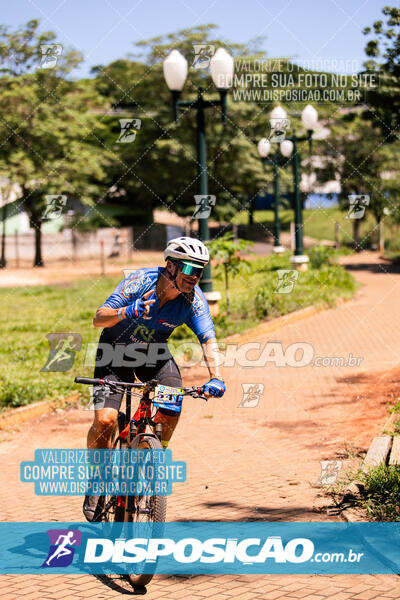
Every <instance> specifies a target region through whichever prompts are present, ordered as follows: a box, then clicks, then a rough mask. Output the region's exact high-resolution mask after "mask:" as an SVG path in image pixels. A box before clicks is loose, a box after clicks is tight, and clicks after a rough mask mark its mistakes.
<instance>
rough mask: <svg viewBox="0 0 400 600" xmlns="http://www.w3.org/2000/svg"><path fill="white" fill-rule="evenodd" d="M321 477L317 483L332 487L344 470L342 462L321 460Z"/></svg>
mask: <svg viewBox="0 0 400 600" xmlns="http://www.w3.org/2000/svg"><path fill="white" fill-rule="evenodd" d="M319 462H320V465H321V475H320V476H319V479H318V481H317V483H319V484H320V485H332V484H333V483H335V481H336V479H337V476H338V475H339V471H340V469H341V468H342V461H341V460H320V461H319Z"/></svg>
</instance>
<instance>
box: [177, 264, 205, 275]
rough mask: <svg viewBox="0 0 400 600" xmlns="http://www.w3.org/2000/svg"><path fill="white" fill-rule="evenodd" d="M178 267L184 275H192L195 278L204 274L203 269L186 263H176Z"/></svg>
mask: <svg viewBox="0 0 400 600" xmlns="http://www.w3.org/2000/svg"><path fill="white" fill-rule="evenodd" d="M175 264H177V265H178V267H180V268H181V271H182V273H183V274H184V275H192V276H194V277H201V274H202V273H203V267H195V266H193V265H191V264H188V263H185V262H177V263H175Z"/></svg>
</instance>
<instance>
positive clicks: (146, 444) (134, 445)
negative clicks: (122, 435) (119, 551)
mask: <svg viewBox="0 0 400 600" xmlns="http://www.w3.org/2000/svg"><path fill="white" fill-rule="evenodd" d="M129 448H131V449H132V450H138V449H149V450H161V449H162V446H161V443H160V441H159V439H158V438H157V437H155V436H151V435H146V434H139V435H137V436H136V437H135V438H134V439H133V440H132V442H131V444H130V445H129ZM136 502H137V503H139V505H138V506H137V508H138V509H140V503H145V504H146V507H149V506H150V509H149V510H151V512H150V513H149V515H150V518H148V519H147V522H148V524H149V526H150V527H149V529H150V531H149V535H148V537H149V538H150V537H162V535H163V523H164V521H165V517H166V512H167V498H166V497H165V496H136ZM139 514H140V513H139V511H137V512H136V515H135V517H136V521H134V520H133V515H132V513H131V514H129V513H127V512H125V519H124V520H125V521H127V520H128V519H129V521H128V522H131V523H134V522H137V523H139V522H145V521H140V520H139V519H138V518H137V517H138V515H139ZM153 576H154V573H138V574H129V576H128V577H129V579H130V581H131V583H132V585H138V586H146V585H147V584H148V583H149V582H150V581H151V580H152V579H153Z"/></svg>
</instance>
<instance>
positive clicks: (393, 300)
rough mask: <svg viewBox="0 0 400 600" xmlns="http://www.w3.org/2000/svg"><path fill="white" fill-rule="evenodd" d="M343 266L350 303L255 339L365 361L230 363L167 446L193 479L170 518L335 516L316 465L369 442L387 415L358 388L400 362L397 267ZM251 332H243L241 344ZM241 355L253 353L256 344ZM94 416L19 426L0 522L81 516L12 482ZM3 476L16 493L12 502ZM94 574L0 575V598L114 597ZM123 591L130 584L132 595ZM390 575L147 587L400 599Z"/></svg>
mask: <svg viewBox="0 0 400 600" xmlns="http://www.w3.org/2000/svg"><path fill="white" fill-rule="evenodd" d="M345 262H346V264H347V265H348V267H349V268H350V269H351V270H352V271H353V272H354V275H355V276H356V277H357V279H358V280H360V281H361V282H362V283H364V284H365V286H364V287H363V288H362V289H361V290H360V292H359V293H358V295H357V297H356V299H355V300H353V301H351V302H347V303H344V304H341V305H340V306H338V307H337V308H335V309H331V310H327V311H323V312H321V313H319V314H317V315H315V316H313V317H311V318H309V319H307V320H303V321H299V322H298V323H293V324H290V325H286V326H283V327H282V328H281V329H279V330H276V331H274V332H273V334H271V336H266V335H263V336H258V334H257V330H256V331H255V332H254V335H253V336H252V338H253V340H252V341H259V342H260V343H261V344H265V343H266V342H268V341H272V340H275V341H280V342H281V343H282V345H283V348H284V349H286V348H287V347H288V346H289V345H290V344H292V343H298V342H305V343H307V344H311V345H312V347H313V349H314V361H315V357H323V358H327V357H344V358H345V359H346V360H347V359H348V357H349V355H350V354H351V355H352V356H353V357H355V358H358V359H362V360H360V361H359V363H360V364H359V365H358V366H348V367H344V366H342V367H340V366H334V365H331V366H320V367H317V366H311V365H308V366H304V367H278V366H275V364H273V363H271V362H269V363H267V364H266V366H263V367H253V368H245V367H238V366H237V365H235V366H234V367H225V379H226V381H227V382H228V384H229V386H228V392H227V394H226V396H225V398H224V399H223V400H211V401H209V402H208V403H207V404H203V403H201V402H199V401H195V400H191V399H189V400H188V401H186V402H185V411H184V414H183V416H182V420H181V423H180V425H179V428H178V430H177V432H176V434H175V437H174V439H173V444H172V450H173V453H174V459H176V460H185V461H186V462H187V464H188V480H187V482H186V483H185V484H182V485H178V484H176V485H175V487H174V493H173V496H172V497H171V498H170V499H169V506H168V520H170V521H174V520H180V519H200V520H217V521H218V520H229V521H235V520H239V521H248V520H266V521H274V520H279V521H322V520H336V519H337V517H328V516H327V515H326V514H325V513H323V512H318V511H317V510H316V508H315V507H316V503H317V504H320V503H321V502H320V499H318V497H317V495H318V492H319V488H318V487H317V481H318V479H319V476H320V472H321V469H320V462H319V461H321V460H324V459H330V458H334V457H335V456H336V453H337V452H339V451H341V450H342V449H343V447H344V445H345V444H346V443H347V444H351V445H355V446H357V447H364V448H366V447H367V446H368V444H369V442H370V440H371V438H372V436H373V435H374V434H376V433H378V432H379V431H380V430H381V427H382V424H383V422H384V420H385V418H386V416H387V412H386V409H385V404H384V401H383V400H381V401H379V402H374V397H373V394H369V396H368V398H365V396H364V395H361V397H360V398H358V399H357V397H356V396H357V392H358V390H359V389H360V384H361V383H363V384H364V383H365V381H366V377H367V376H369V377H370V376H371V374H374V375H375V378H374V382H373V383H372V384H371V386H372V389H373V385H375V384H377V385H378V386H379V384H380V381H381V375H383V374H384V373H385V372H387V371H388V370H390V369H393V368H394V367H395V366H396V365H397V364H398V357H399V356H400V337H399V336H398V334H397V332H398V330H399V310H398V306H399V300H400V294H399V290H400V274H399V273H398V272H393V271H390V270H389V269H388V265H387V263H382V262H381V261H379V259H378V258H377V257H376V255H374V254H372V253H370V254H368V253H366V254H363V255H357V256H351V257H346V259H345ZM248 338H249V336H248V335H247V336H246V341H247V340H248ZM248 356H250V357H251V352H249V354H248ZM204 377H205V374H203V372H202V370H201V369H200V368H194V369H192V370H191V371H190V372H188V373H186V374H185V375H184V378H185V384H189V385H190V384H191V383H192V382H193V383H194V382H195V381H199V379H200V380H203V379H204ZM244 383H253V384H254V383H258V384H263V385H264V393H263V394H262V396H261V397H260V400H259V403H258V405H257V406H255V407H254V408H239V407H238V405H239V403H240V402H241V400H242V398H243V392H242V384H244ZM90 420H91V413H90V412H87V411H83V410H74V411H70V412H66V413H63V414H62V415H52V416H51V417H48V418H45V419H43V420H41V421H40V422H38V423H35V424H34V425H28V426H25V427H24V430H23V431H21V432H20V433H19V434H18V437H17V436H16V434H12V435H11V436H9V438H8V439H7V440H5V441H3V443H2V444H0V459H1V462H2V465H3V469H2V472H1V476H0V478H1V479H0V483H1V487H0V490H1V491H0V498H1V506H2V514H3V519H4V520H10V521H18V520H32V521H33V520H35V521H46V520H54V521H63V520H71V521H79V520H80V519H81V518H82V514H81V499H80V498H63V497H61V498H51V497H38V496H35V495H34V494H33V490H32V487H31V486H30V484H21V483H19V481H18V477H19V463H20V461H21V460H31V459H33V452H34V449H35V448H39V447H42V448H46V447H82V446H83V443H84V439H85V435H86V431H87V428H88V425H89V422H90ZM10 484H11V485H12V489H13V490H14V489H15V496H14V495H13V500H12V502H10V492H9V490H10ZM113 585H114V587H115V586H116V589H112V588H111V587H108V586H107V585H105V583H104V582H101V581H99V580H98V579H96V578H95V577H93V576H73V575H69V576H68V575H65V576H58V575H54V576H49V575H46V576H37V577H18V576H13V577H8V576H3V577H1V578H0V586H2V587H0V598H1V599H3V598H4V599H6V598H7V600H8V599H9V598H10V599H14V598H20V597H21V598H22V597H23V596H26V595H27V590H28V589H29V598H32V599H33V600H35V599H38V600H39V599H42V598H43V599H45V600H56V599H63V598H74V599H75V598H76V599H80V598H82V599H83V598H89V597H96V598H98V599H103V598H104V599H108V598H117V597H119V596H120V593H121V590H122V588H121V586H122V587H125V588H126V585H125V584H123V583H122V582H121V581H119V580H116V581H115V582H114V583H113ZM127 592H128V590H126V589H125V593H127ZM128 593H129V592H128ZM399 596H400V582H399V581H398V578H397V577H395V576H372V575H357V576H348V575H347V576H341V575H340V576H339V575H337V576H296V575H293V576H252V577H249V576H239V575H237V576H214V577H209V576H196V577H191V578H188V577H172V576H171V577H167V576H158V577H156V578H155V579H154V581H153V582H152V584H151V585H150V586H149V588H148V593H147V597H148V598H149V600H152V599H153V598H154V599H157V600H163V599H164V598H165V599H166V598H171V597H173V598H177V599H180V598H191V599H193V598H198V599H202V598H205V597H207V598H222V599H223V600H224V599H226V600H228V599H230V598H238V599H240V600H250V599H251V600H253V599H260V600H261V599H263V600H264V599H271V600H274V599H277V598H285V599H289V598H306V599H308V600H317V599H320V600H322V599H323V598H328V597H331V598H334V599H335V600H350V599H351V600H353V599H354V600H355V599H359V600H369V599H373V598H377V599H378V598H379V599H384V598H397V597H399Z"/></svg>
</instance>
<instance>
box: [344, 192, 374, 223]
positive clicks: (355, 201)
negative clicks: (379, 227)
mask: <svg viewBox="0 0 400 600" xmlns="http://www.w3.org/2000/svg"><path fill="white" fill-rule="evenodd" d="M367 206H369V196H368V194H364V195H360V194H350V195H349V210H348V211H347V215H346V219H362V218H363V216H364V215H365V209H366V208H367Z"/></svg>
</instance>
